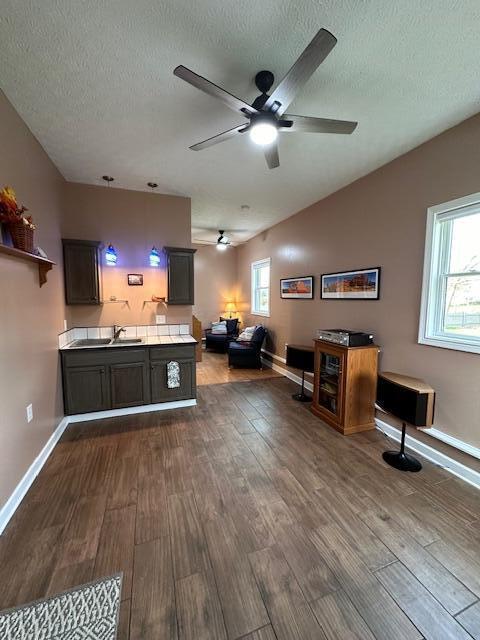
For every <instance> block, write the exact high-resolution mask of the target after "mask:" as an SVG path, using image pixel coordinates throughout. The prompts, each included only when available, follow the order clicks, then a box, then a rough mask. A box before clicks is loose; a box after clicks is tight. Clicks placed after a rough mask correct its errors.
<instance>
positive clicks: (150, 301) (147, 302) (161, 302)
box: [142, 298, 167, 311]
mask: <svg viewBox="0 0 480 640" xmlns="http://www.w3.org/2000/svg"><path fill="white" fill-rule="evenodd" d="M147 304H164V305H165V306H167V301H166V300H165V298H162V299H159V300H144V301H143V305H142V311H143V309H145V305H147Z"/></svg>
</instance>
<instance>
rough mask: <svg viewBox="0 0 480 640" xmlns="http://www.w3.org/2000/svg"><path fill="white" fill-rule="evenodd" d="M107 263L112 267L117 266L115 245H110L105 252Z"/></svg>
mask: <svg viewBox="0 0 480 640" xmlns="http://www.w3.org/2000/svg"><path fill="white" fill-rule="evenodd" d="M105 262H106V263H107V264H108V265H109V266H110V267H114V266H115V265H116V264H117V252H116V251H115V247H114V246H113V244H109V245H108V247H107V249H106V251H105Z"/></svg>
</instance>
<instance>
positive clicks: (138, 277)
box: [127, 273, 143, 287]
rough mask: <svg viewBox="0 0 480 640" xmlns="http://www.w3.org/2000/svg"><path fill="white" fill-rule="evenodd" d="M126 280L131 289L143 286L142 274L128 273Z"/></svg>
mask: <svg viewBox="0 0 480 640" xmlns="http://www.w3.org/2000/svg"><path fill="white" fill-rule="evenodd" d="M127 278H128V284H129V285H130V286H131V287H141V286H143V273H129V274H128V276H127Z"/></svg>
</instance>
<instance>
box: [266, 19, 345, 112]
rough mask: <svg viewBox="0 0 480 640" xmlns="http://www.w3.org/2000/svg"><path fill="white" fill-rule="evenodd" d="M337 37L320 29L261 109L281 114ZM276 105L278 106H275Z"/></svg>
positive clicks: (327, 52)
mask: <svg viewBox="0 0 480 640" xmlns="http://www.w3.org/2000/svg"><path fill="white" fill-rule="evenodd" d="M336 44H337V39H336V38H335V36H334V35H332V34H331V33H330V31H327V30H326V29H320V31H319V32H318V33H317V35H316V36H315V37H314V38H313V40H312V41H311V42H310V44H309V45H308V47H307V48H306V49H305V51H304V52H303V53H302V55H301V56H300V57H299V58H298V60H297V61H296V62H295V64H294V65H293V67H292V68H291V69H290V71H288V73H287V75H286V76H285V77H284V78H283V80H282V81H281V82H280V84H279V85H278V87H277V88H276V89H275V91H274V92H273V93H272V95H271V96H270V97H269V98H268V100H267V101H266V103H265V105H264V107H263V109H264V110H265V111H268V110H271V111H274V112H275V113H278V115H282V113H284V112H285V111H286V109H287V108H288V105H289V104H290V103H291V102H292V100H293V99H294V98H295V96H296V95H297V93H298V92H299V91H300V89H301V88H302V87H303V85H304V84H305V83H306V82H307V80H308V79H309V78H310V76H311V75H312V73H313V72H314V71H315V70H316V69H317V67H319V66H320V65H321V63H322V62H323V61H324V60H325V58H326V57H327V56H328V54H329V53H330V51H331V50H332V49H333V47H334V46H335V45H336ZM277 105H278V106H277Z"/></svg>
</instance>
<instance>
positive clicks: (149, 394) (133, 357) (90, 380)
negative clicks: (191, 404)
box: [61, 345, 196, 415]
mask: <svg viewBox="0 0 480 640" xmlns="http://www.w3.org/2000/svg"><path fill="white" fill-rule="evenodd" d="M61 355H62V370H63V396H64V403H65V414H66V415H72V414H76V413H89V412H93V411H104V410H106V409H122V408H124V407H135V406H139V405H144V404H150V403H159V402H170V401H175V400H187V399H190V398H195V395H196V379H195V346H194V345H179V346H178V347H177V346H168V347H158V346H155V347H144V348H140V349H139V348H130V347H118V348H112V347H109V348H99V349H78V350H71V351H62V352H61ZM172 360H174V361H175V362H178V364H179V366H180V386H179V387H176V388H174V389H169V388H168V384H167V365H168V363H169V362H171V361H172Z"/></svg>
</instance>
